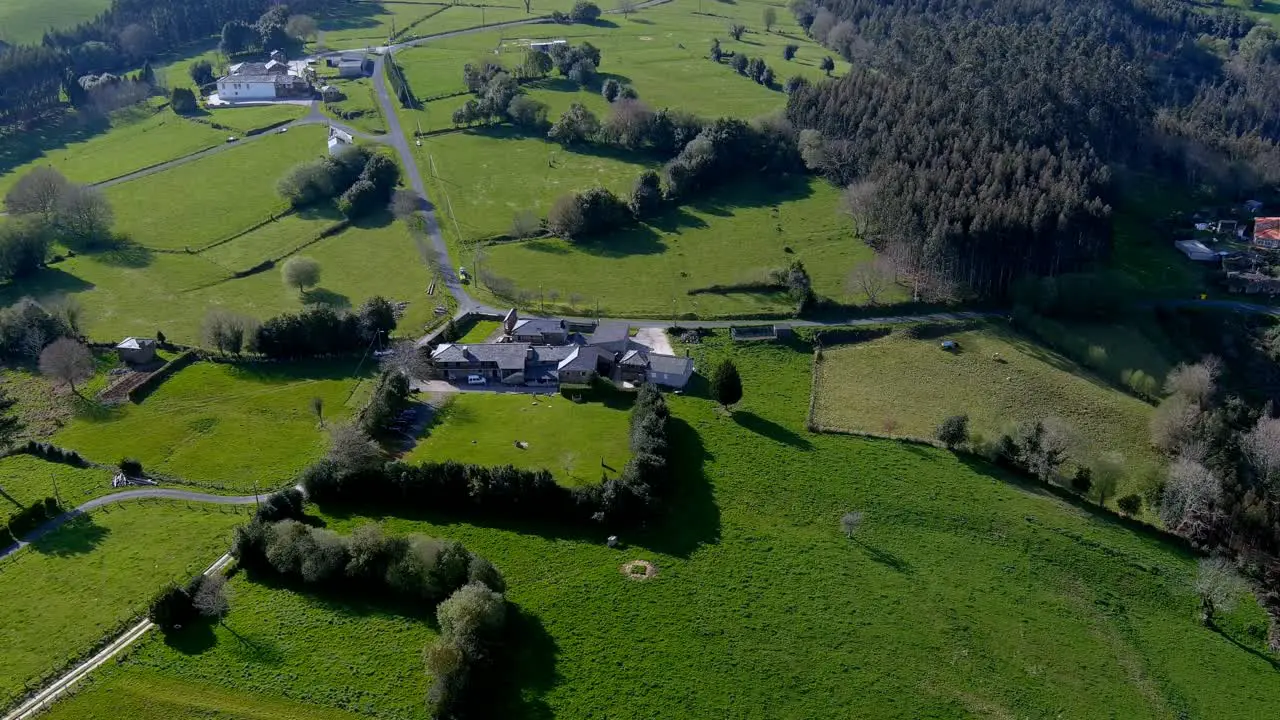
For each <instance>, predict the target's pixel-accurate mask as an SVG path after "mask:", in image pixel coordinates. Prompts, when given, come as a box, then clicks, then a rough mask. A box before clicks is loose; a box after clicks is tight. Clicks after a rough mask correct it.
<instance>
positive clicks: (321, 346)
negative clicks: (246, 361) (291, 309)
mask: <svg viewBox="0 0 1280 720" xmlns="http://www.w3.org/2000/svg"><path fill="white" fill-rule="evenodd" d="M395 329H396V314H395V308H394V307H393V306H392V304H391V302H390V301H389V300H387V299H386V298H383V297H378V296H375V297H372V298H369V299H368V300H366V301H365V302H364V303H363V304H361V305H360V307H359V308H356V309H355V310H354V311H346V310H337V309H334V308H332V307H329V306H327V305H312V306H310V307H307V308H304V309H303V310H301V311H299V312H296V313H288V312H287V313H281V314H280V315H276V316H274V317H271V318H268V319H266V320H264V321H262V322H261V323H259V322H258V321H257V320H255V319H254V318H251V317H248V316H245V315H239V314H236V313H232V312H229V311H225V310H212V311H210V312H209V313H208V314H207V315H206V316H205V320H204V326H203V328H202V334H203V338H204V342H205V344H206V345H207V346H208V347H209V348H210V349H214V350H218V351H220V352H222V353H225V354H228V355H236V356H239V355H240V354H241V353H243V352H246V351H247V352H251V353H258V354H261V355H263V356H265V357H268V358H271V359H273V360H297V359H300V358H308V357H319V356H324V355H341V354H346V353H355V352H364V351H365V350H367V349H368V348H369V347H370V346H371V345H374V344H376V343H381V342H385V341H386V339H387V337H388V336H389V335H390V334H391V332H392V331H393V330H395Z"/></svg>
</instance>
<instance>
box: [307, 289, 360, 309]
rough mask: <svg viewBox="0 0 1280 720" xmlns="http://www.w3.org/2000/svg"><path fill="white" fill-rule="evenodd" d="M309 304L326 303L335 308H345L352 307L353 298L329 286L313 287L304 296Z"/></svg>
mask: <svg viewBox="0 0 1280 720" xmlns="http://www.w3.org/2000/svg"><path fill="white" fill-rule="evenodd" d="M303 299H304V300H305V302H306V304H307V305H324V306H327V307H331V308H333V309H334V310H345V309H346V308H349V307H351V298H349V297H347V296H346V295H343V294H342V293H340V292H334V291H333V290H329V289H328V288H321V287H318V288H312V289H310V290H308V291H307V294H306V295H305V296H303Z"/></svg>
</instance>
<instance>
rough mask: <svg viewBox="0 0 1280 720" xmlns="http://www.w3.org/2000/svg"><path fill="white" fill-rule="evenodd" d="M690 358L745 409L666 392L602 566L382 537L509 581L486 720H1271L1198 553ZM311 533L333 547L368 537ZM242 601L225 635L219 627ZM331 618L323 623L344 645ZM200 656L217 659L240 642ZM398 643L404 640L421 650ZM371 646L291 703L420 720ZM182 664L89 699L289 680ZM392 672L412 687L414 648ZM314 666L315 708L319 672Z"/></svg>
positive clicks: (426, 527)
mask: <svg viewBox="0 0 1280 720" xmlns="http://www.w3.org/2000/svg"><path fill="white" fill-rule="evenodd" d="M693 351H694V354H695V358H696V359H697V361H698V366H699V367H702V368H706V367H712V366H713V365H714V363H715V362H716V361H717V360H719V359H720V358H722V357H725V356H726V355H732V356H733V357H734V359H735V360H736V362H737V364H738V367H739V369H740V370H741V372H742V376H743V382H744V385H745V389H746V395H745V398H744V399H743V401H742V403H741V404H740V406H738V407H737V408H736V409H735V411H734V413H733V414H732V415H730V414H726V413H724V412H723V411H721V410H719V409H718V408H717V407H716V405H715V404H714V403H713V402H712V401H710V400H708V399H706V398H704V397H702V396H701V394H700V393H701V390H700V389H699V388H698V387H697V385H696V384H695V386H693V387H692V388H691V389H690V392H689V393H688V394H686V395H685V396H682V397H672V398H670V403H671V407H672V410H673V413H674V416H675V417H676V422H675V425H674V432H673V439H674V442H675V448H676V452H677V462H676V464H675V467H676V469H677V470H676V473H677V474H676V477H675V480H676V482H677V483H678V486H679V487H680V488H681V489H680V491H679V493H678V496H677V497H676V498H674V500H673V502H672V504H671V510H670V511H669V516H668V517H667V518H666V519H665V520H664V521H662V522H660V523H658V524H656V525H655V526H654V527H652V528H651V529H650V530H649V531H648V532H644V533H629V534H628V533H624V534H623V536H622V538H621V539H622V541H623V543H624V546H623V547H622V548H621V549H616V550H614V549H609V548H607V547H606V546H605V544H604V542H603V539H604V537H603V536H604V535H605V534H606V533H607V530H604V529H602V530H601V531H600V532H599V533H598V534H599V537H594V536H592V537H586V538H581V537H579V536H576V535H574V534H569V535H568V536H562V535H557V534H545V533H546V531H545V528H543V529H541V530H539V529H538V528H539V526H538V525H537V524H536V523H530V524H529V525H528V526H526V525H525V524H520V523H517V524H515V525H514V526H511V527H484V526H477V525H471V524H466V523H446V524H438V525H437V524H430V523H425V522H421V521H416V520H402V519H387V520H385V524H386V526H387V528H388V530H389V531H390V532H395V533H403V532H411V531H412V532H424V533H427V534H430V535H434V536H438V537H451V538H457V539H459V540H461V541H463V542H464V543H466V545H467V546H468V547H469V548H471V549H473V550H474V551H476V552H479V553H481V554H483V555H485V556H486V557H489V558H490V559H492V560H493V562H494V563H495V564H496V565H497V566H498V567H499V568H500V569H501V570H502V571H503V573H504V574H505V575H506V577H507V579H508V581H509V583H510V586H511V589H510V592H509V597H510V598H511V600H512V601H513V602H514V603H515V604H516V605H517V606H518V607H519V608H520V611H521V614H522V616H524V617H526V618H527V619H528V622H527V623H525V628H524V629H523V631H522V634H521V635H520V640H519V647H520V648H521V653H520V656H519V658H518V660H517V666H516V669H515V670H514V672H513V674H512V675H511V676H510V678H509V682H510V683H511V684H512V685H514V686H518V687H519V688H520V690H521V693H522V696H521V698H519V699H518V701H517V702H516V706H515V707H512V708H510V710H509V711H508V712H505V713H503V714H502V717H511V718H535V717H574V718H578V717H627V718H642V717H643V718H649V717H679V718H686V717H687V718H707V717H726V716H732V717H738V716H742V717H796V718H813V717H874V718H919V717H937V718H962V717H973V716H981V717H1048V716H1060V717H1072V718H1075V717H1081V718H1093V717H1124V718H1164V717H1171V716H1173V717H1176V716H1185V717H1203V718H1220V717H1271V716H1274V715H1276V714H1277V713H1280V700H1277V698H1280V694H1277V691H1278V690H1280V676H1278V675H1277V674H1276V673H1275V671H1274V668H1273V666H1272V662H1271V661H1269V660H1268V659H1267V658H1266V651H1265V649H1264V645H1263V640H1262V638H1263V637H1265V628H1266V620H1265V616H1264V615H1263V613H1262V611H1261V610H1260V609H1259V608H1258V606H1257V604H1256V603H1254V602H1252V601H1250V602H1247V603H1245V604H1244V605H1242V606H1241V608H1240V609H1239V610H1237V611H1236V612H1234V613H1232V614H1231V615H1230V616H1229V617H1227V618H1225V619H1224V621H1223V623H1222V631H1221V632H1216V631H1213V630H1209V629H1206V628H1204V627H1203V626H1201V625H1200V624H1199V623H1198V622H1197V620H1196V617H1195V611H1196V602H1197V601H1196V599H1195V598H1194V596H1193V595H1192V594H1191V593H1190V591H1189V590H1188V586H1189V583H1190V580H1191V577H1192V575H1193V573H1194V558H1193V557H1191V556H1190V555H1188V554H1187V553H1185V552H1183V551H1181V550H1179V549H1178V548H1177V547H1176V546H1173V545H1170V544H1167V543H1165V542H1163V541H1161V540H1159V539H1157V538H1156V537H1154V536H1151V535H1144V534H1140V533H1136V532H1134V531H1133V530H1131V529H1129V528H1127V527H1125V526H1122V525H1120V524H1118V523H1116V522H1115V521H1113V520H1111V519H1110V518H1109V517H1108V516H1105V515H1094V514H1092V512H1091V511H1090V509H1089V507H1088V506H1074V505H1070V504H1067V503H1065V502H1063V501H1062V500H1060V499H1058V498H1056V497H1053V496H1050V495H1048V494H1046V493H1043V492H1042V491H1041V490H1040V489H1038V488H1037V487H1036V486H1034V485H1031V484H1022V483H1020V482H1018V481H1017V480H1016V479H1014V478H1011V477H1009V476H1006V475H1003V474H1001V473H999V472H997V471H995V470H994V469H992V468H990V467H989V466H986V465H984V464H982V463H974V464H968V463H965V462H961V461H959V460H958V459H957V458H956V457H955V456H953V455H951V454H950V453H946V452H942V451H939V450H934V449H932V448H917V447H909V446H904V445H901V444H898V443H894V442H890V441H875V440H860V439H855V438H847V437H834V436H821V435H811V434H808V433H806V432H805V431H804V420H805V413H806V406H807V403H806V398H807V396H808V389H809V381H810V359H811V357H812V353H811V350H810V348H809V347H807V346H802V345H796V346H786V345H756V346H750V347H742V346H738V347H733V346H731V345H730V344H729V343H728V342H727V341H726V339H725V338H724V337H723V336H717V337H714V338H711V339H709V340H707V341H704V343H703V344H702V345H699V346H695V347H694V348H693ZM850 510H857V511H860V512H862V513H864V523H863V526H862V529H861V531H860V532H859V533H858V535H857V536H856V537H855V539H852V540H850V539H848V538H846V537H845V536H844V534H843V533H842V532H841V530H840V524H839V520H840V517H841V515H843V514H844V513H846V512H848V511H850ZM325 519H326V520H327V522H328V524H329V526H330V527H333V528H334V529H337V530H341V531H349V530H350V529H352V528H353V527H354V526H356V525H358V524H360V523H362V522H365V520H364V519H363V518H359V517H326V518H325ZM632 559H647V560H650V561H653V562H654V563H655V564H656V565H657V567H658V575H657V577H656V578H654V579H652V580H650V581H648V582H643V583H638V582H634V581H631V580H628V579H626V578H624V577H623V576H622V574H621V573H620V572H619V566H621V565H622V564H623V563H625V562H627V561H629V560H632ZM280 602H281V603H283V602H284V601H283V600H281V601H280ZM272 604H273V603H272ZM243 605H244V604H243V603H241V605H240V606H238V607H240V608H241V609H238V610H236V611H233V614H232V618H231V622H230V623H229V624H230V625H231V627H232V629H236V630H237V631H238V632H240V631H241V627H242V626H241V625H237V623H238V622H248V621H249V618H247V617H245V616H243V615H240V614H239V613H241V612H244V610H243ZM264 605H266V607H263V612H266V613H267V614H268V617H274V611H273V610H271V609H270V607H269V606H270V605H271V604H266V603H264ZM286 607H292V606H286ZM295 616H301V617H303V618H305V620H302V621H294V620H292V618H293V617H295ZM289 617H290V624H289V625H286V626H285V627H284V628H283V629H281V630H280V631H278V632H274V633H272V634H269V635H265V636H264V639H266V638H269V639H270V640H271V641H272V642H273V643H281V644H284V643H293V642H299V641H298V640H296V638H295V633H296V631H299V630H302V629H303V628H310V627H313V626H312V625H311V623H312V622H315V621H313V620H312V619H311V618H310V617H309V615H308V614H299V613H291V614H290V615H289ZM345 618H346V616H345V615H344V613H343V612H341V611H335V612H334V613H333V614H332V615H331V619H332V621H333V622H334V623H335V624H337V625H338V627H339V628H342V627H345ZM294 622H298V623H299V626H298V627H295V626H294V625H293V623H294ZM379 622H380V621H379ZM379 627H381V626H380V625H378V624H376V623H371V628H374V629H376V628H379ZM218 632H219V633H221V631H218ZM316 632H317V633H323V632H325V626H324V625H320V628H319V629H318V630H316ZM378 632H379V635H378V637H384V635H382V634H381V631H378ZM218 638H219V639H218V649H217V650H216V652H218V653H222V652H224V650H223V649H221V647H220V646H221V645H222V644H223V643H224V642H225V643H226V644H227V645H228V646H229V647H228V649H227V650H225V652H230V648H233V647H235V646H236V643H237V641H236V640H235V639H234V638H232V637H230V636H226V635H221V634H219V635H218ZM418 640H419V638H418V637H417V636H407V639H406V640H405V642H403V643H402V644H403V645H404V646H405V647H407V648H409V650H416V649H417V643H418ZM383 644H385V643H384V642H372V643H346V644H343V643H336V642H335V643H330V644H328V645H327V646H326V647H327V652H328V653H329V655H328V657H329V658H330V659H329V664H330V665H332V666H335V667H336V666H344V665H343V664H344V663H347V664H349V665H350V666H351V667H352V668H354V669H353V670H352V671H351V672H350V673H349V677H348V678H346V679H345V680H344V681H343V688H344V689H343V690H341V691H337V690H335V691H333V693H332V694H327V695H322V694H321V693H320V692H317V693H316V694H314V695H313V696H312V697H311V698H308V700H310V701H314V702H318V703H320V704H323V705H325V706H326V707H344V706H343V705H341V703H342V702H345V701H346V698H348V697H353V696H359V697H364V695H361V694H360V693H387V695H388V697H387V698H386V699H385V700H378V701H375V702H376V703H377V706H376V707H375V708H373V709H372V710H371V711H369V712H368V714H369V715H372V716H376V717H387V718H392V717H396V718H406V719H407V718H413V717H419V716H420V715H419V713H420V712H421V710H419V709H417V708H414V710H413V711H412V714H408V713H406V714H403V715H402V714H398V713H397V712H396V710H395V707H396V703H397V702H398V701H397V698H400V697H402V695H401V694H400V693H401V692H402V691H403V689H402V688H399V687H396V686H394V685H389V684H388V683H387V682H386V681H385V680H384V679H383V677H382V676H381V675H380V674H379V673H381V672H384V671H385V670H384V669H383V668H382V667H376V668H375V667H372V666H369V665H367V664H362V663H361V662H360V659H361V658H362V657H365V653H369V652H372V651H374V649H376V648H378V647H380V646H381V645H383ZM263 645H264V646H265V647H272V646H271V645H267V644H266V643H265V642H264V643H263ZM282 646H283V645H282ZM285 647H289V646H285ZM304 652H309V651H304ZM200 657H201V656H196V657H189V656H185V655H183V654H182V653H180V652H179V651H178V650H175V649H172V648H168V647H166V646H164V645H162V644H161V643H159V642H156V641H154V640H153V641H150V642H149V643H148V644H147V645H146V646H145V648H143V651H140V652H139V653H138V654H137V656H136V657H135V658H132V659H130V660H128V661H126V662H125V663H124V664H123V665H122V666H120V667H119V668H117V669H115V670H112V671H111V674H110V675H104V680H103V681H102V683H103V685H102V689H103V691H105V690H106V689H109V688H111V687H118V686H121V685H126V683H130V682H132V683H137V682H141V681H142V680H143V679H146V678H151V677H154V676H155V674H156V673H162V674H163V675H164V676H165V677H174V678H179V679H183V680H185V679H186V678H189V677H198V678H200V679H208V680H209V681H211V682H217V683H220V684H221V685H223V686H224V687H227V688H239V689H243V690H246V691H250V690H252V691H255V692H257V691H260V690H261V691H263V692H270V693H271V694H273V695H276V696H279V695H282V694H284V693H294V692H297V690H295V689H294V688H295V685H294V684H293V683H291V682H287V681H285V680H284V678H289V677H291V675H290V673H289V672H288V671H287V670H283V669H282V671H281V673H280V675H281V678H282V679H281V681H280V682H278V683H277V684H276V686H275V687H266V688H265V689H263V688H264V685H263V684H262V681H261V680H260V678H259V676H258V675H257V674H256V673H257V669H256V667H255V665H254V663H253V662H251V661H249V660H245V661H243V664H241V665H232V664H230V663H224V662H222V661H220V660H219V661H211V662H210V663H209V667H208V668H202V667H201V666H200V662H199V659H200ZM282 662H288V661H287V660H282ZM397 662H403V663H404V664H405V665H406V666H409V667H410V668H411V669H412V670H414V671H416V670H417V669H418V668H420V663H419V661H418V659H417V658H416V657H413V656H410V655H409V653H408V652H406V657H405V658H404V659H403V660H402V661H397ZM399 667H400V666H398V665H397V666H395V669H399ZM318 672H319V673H320V676H319V679H318V680H317V682H316V685H317V686H319V687H321V688H328V687H329V685H328V683H329V682H330V680H329V679H328V678H330V677H331V675H330V670H329V669H328V667H327V666H326V667H322V668H320V669H319V670H318ZM116 673H118V675H117V674H116ZM367 673H373V674H372V675H368V674H367ZM304 677H306V676H305V675H304ZM241 678H245V679H244V680H242V679H241ZM117 684H119V685H117ZM126 686H127V685H126ZM420 687H421V686H420V685H413V686H412V689H413V690H414V691H416V690H417V689H418V688H420ZM98 692H100V690H99V688H97V687H95V688H93V689H91V690H90V691H89V693H95V694H96V693H98ZM325 692H328V691H327V690H326V691H325ZM407 695H408V692H407V691H406V692H405V695H404V696H407ZM95 696H96V697H104V696H103V695H95ZM107 697H109V696H107ZM64 717H65V716H64ZM149 717H157V716H155V715H151V716H149Z"/></svg>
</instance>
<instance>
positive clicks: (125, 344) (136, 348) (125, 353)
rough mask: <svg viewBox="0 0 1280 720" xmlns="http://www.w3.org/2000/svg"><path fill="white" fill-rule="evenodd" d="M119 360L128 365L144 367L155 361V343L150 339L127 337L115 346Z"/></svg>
mask: <svg viewBox="0 0 1280 720" xmlns="http://www.w3.org/2000/svg"><path fill="white" fill-rule="evenodd" d="M116 352H117V353H118V354H119V355H120V359H121V360H123V361H125V362H127V363H129V364H130V365H146V364H147V363H149V362H151V361H152V360H155V359H156V341H155V340H153V339H151V338H137V337H127V338H125V339H124V340H122V341H121V342H120V344H119V345H116Z"/></svg>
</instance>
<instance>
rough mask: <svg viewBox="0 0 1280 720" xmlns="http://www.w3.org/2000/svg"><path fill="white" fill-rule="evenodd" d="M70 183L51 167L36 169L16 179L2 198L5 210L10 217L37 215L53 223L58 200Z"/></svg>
mask: <svg viewBox="0 0 1280 720" xmlns="http://www.w3.org/2000/svg"><path fill="white" fill-rule="evenodd" d="M69 187H71V182H70V181H69V180H67V179H66V178H65V177H63V176H62V173H60V172H58V171H57V170H54V169H53V168H51V167H44V166H41V167H38V168H35V169H34V170H32V171H31V172H29V173H27V174H26V175H23V176H22V177H20V178H18V182H16V183H14V184H13V187H12V188H10V189H9V192H8V193H6V194H5V196H4V206H5V209H6V210H7V211H8V212H9V214H11V215H39V216H40V217H42V218H44V220H45V222H47V223H52V222H53V213H54V208H56V207H57V204H58V198H59V197H61V196H62V193H63V191H64V190H66V189H67V188H69Z"/></svg>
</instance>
